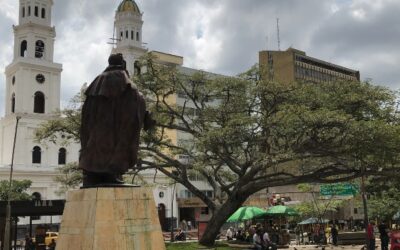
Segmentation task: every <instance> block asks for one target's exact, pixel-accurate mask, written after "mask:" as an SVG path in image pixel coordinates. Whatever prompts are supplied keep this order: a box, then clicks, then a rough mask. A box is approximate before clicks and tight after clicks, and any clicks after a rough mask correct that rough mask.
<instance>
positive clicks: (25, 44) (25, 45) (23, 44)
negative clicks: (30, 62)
mask: <svg viewBox="0 0 400 250" xmlns="http://www.w3.org/2000/svg"><path fill="white" fill-rule="evenodd" d="M27 49H28V43H27V42H26V40H23V41H22V42H21V54H20V55H21V56H22V57H25V53H26V51H27Z"/></svg>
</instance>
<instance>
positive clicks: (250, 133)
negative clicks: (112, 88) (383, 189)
mask: <svg viewBox="0 0 400 250" xmlns="http://www.w3.org/2000/svg"><path fill="white" fill-rule="evenodd" d="M142 66H143V67H145V68H146V70H145V71H144V72H143V73H142V74H141V75H139V76H136V77H135V79H134V82H135V83H136V84H137V85H138V88H139V89H140V90H141V91H142V92H143V94H144V95H145V97H146V98H147V102H148V109H150V110H151V111H152V112H153V115H154V118H155V119H156V121H157V129H156V130H154V131H152V133H145V134H143V138H142V142H143V144H142V146H141V148H140V150H141V159H142V160H141V162H140V164H139V165H140V166H138V169H146V168H153V169H156V170H157V171H159V172H161V173H163V174H165V175H167V176H169V177H170V178H172V179H174V180H175V181H177V182H178V183H181V184H182V185H184V186H185V187H186V188H187V189H188V190H189V191H190V192H192V193H193V194H194V195H195V196H197V197H199V198H200V199H201V200H202V201H203V202H204V203H205V204H206V205H207V206H208V207H209V209H210V210H211V211H212V217H211V220H210V221H209V224H208V227H207V230H206V232H205V234H204V236H203V238H202V239H201V244H204V245H212V244H213V243H214V240H215V237H216V235H217V234H218V232H219V229H220V227H221V226H222V225H223V223H225V221H226V219H227V218H228V217H229V216H230V215H231V214H232V213H233V212H235V211H236V210H237V209H238V208H239V207H240V206H241V205H242V204H243V202H245V201H246V199H247V198H249V197H250V196H251V195H252V194H254V193H256V192H258V191H260V190H262V189H264V188H267V187H272V186H282V185H290V184H299V183H334V182H339V181H347V180H350V179H353V178H357V177H360V176H361V175H363V174H369V175H386V174H391V173H393V171H395V170H396V169H397V165H398V159H399V151H398V148H399V146H400V126H399V116H398V114H397V113H396V111H397V110H396V107H397V106H396V98H397V96H396V93H394V92H392V91H390V90H388V89H387V88H384V87H379V86H373V85H371V84H369V83H362V82H361V83H360V82H346V81H336V82H330V83H312V82H307V83H306V82H297V83H291V84H280V83H277V82H273V81H267V80H263V79H262V78H261V77H260V73H259V70H258V67H257V66H255V67H253V68H252V69H250V70H249V71H247V72H245V73H243V74H241V75H239V76H237V77H224V76H219V75H214V74H209V73H206V72H201V71H196V72H193V71H191V70H188V69H185V68H180V67H174V66H168V65H162V64H158V63H155V61H154V59H153V58H151V57H146V58H144V59H143V61H142ZM70 118H71V117H68V116H63V117H61V118H60V119H58V121H51V122H50V123H49V124H47V125H44V127H43V130H41V133H40V134H42V135H45V136H40V135H39V138H40V139H41V140H43V139H46V138H49V136H50V138H51V135H54V132H60V133H69V132H68V129H64V128H62V126H63V125H68V126H69V124H71V123H72V125H73V126H75V122H79V121H78V119H74V118H76V117H75V116H74V117H72V118H71V119H74V120H73V122H70V121H67V120H68V119H70ZM52 123H53V124H56V125H57V124H61V126H60V127H59V126H53V125H51V124H52ZM76 124H77V123H76ZM76 127H77V126H75V128H76ZM52 128H54V129H52ZM69 129H70V128H69ZM75 132H76V131H75V130H74V131H73V132H71V133H70V135H72V136H73V137H74V138H75V139H76V140H78V139H79V138H78V135H79V134H78V133H75ZM178 132H179V133H178ZM182 156H183V157H182ZM181 159H184V160H181ZM194 176H197V177H200V178H201V179H203V180H204V181H206V182H207V183H208V185H209V186H210V188H211V189H213V191H214V195H213V196H212V197H210V196H208V195H206V194H205V193H204V192H202V190H200V189H199V188H197V187H196V186H195V185H194V184H193V182H191V180H192V179H193V177H194Z"/></svg>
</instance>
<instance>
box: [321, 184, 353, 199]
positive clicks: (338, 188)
mask: <svg viewBox="0 0 400 250" xmlns="http://www.w3.org/2000/svg"><path fill="white" fill-rule="evenodd" d="M358 193H359V187H358V185H356V184H352V183H336V184H325V185H321V186H320V194H321V195H322V196H332V195H333V196H335V195H336V196H350V195H356V194H358Z"/></svg>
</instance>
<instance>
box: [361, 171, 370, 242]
mask: <svg viewBox="0 0 400 250" xmlns="http://www.w3.org/2000/svg"><path fill="white" fill-rule="evenodd" d="M361 197H362V201H363V209H364V227H365V243H366V246H367V248H368V249H369V239H368V222H369V220H368V206H367V192H366V191H365V166H362V167H361Z"/></svg>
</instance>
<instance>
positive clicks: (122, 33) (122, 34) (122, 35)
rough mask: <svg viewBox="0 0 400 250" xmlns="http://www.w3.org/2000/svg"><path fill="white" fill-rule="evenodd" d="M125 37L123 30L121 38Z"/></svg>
mask: <svg viewBox="0 0 400 250" xmlns="http://www.w3.org/2000/svg"><path fill="white" fill-rule="evenodd" d="M123 37H124V32H122V31H121V39H122V38H123Z"/></svg>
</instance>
